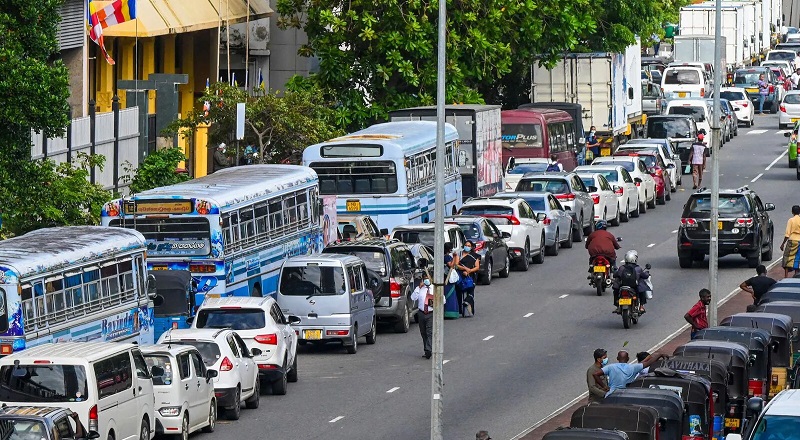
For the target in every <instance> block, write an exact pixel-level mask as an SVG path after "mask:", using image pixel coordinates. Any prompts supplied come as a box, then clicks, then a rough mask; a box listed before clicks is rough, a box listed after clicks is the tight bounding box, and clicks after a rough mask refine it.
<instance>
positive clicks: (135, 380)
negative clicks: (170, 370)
mask: <svg viewBox="0 0 800 440" xmlns="http://www.w3.org/2000/svg"><path fill="white" fill-rule="evenodd" d="M153 371H154V372H156V373H160V374H163V372H162V371H160V369H158V370H156V369H155V368H154V370H153ZM154 401H155V399H154V395H153V381H152V377H151V374H150V371H149V370H148V368H147V363H146V362H145V360H144V356H142V353H141V352H140V351H139V349H138V348H137V346H136V345H134V344H121V343H113V342H61V343H55V344H54V343H49V344H43V345H39V346H36V347H32V348H28V349H25V350H23V351H20V352H18V353H14V354H12V355H10V356H7V357H4V358H2V359H0V402H3V403H5V404H8V405H28V406H50V407H58V408H67V409H69V410H71V411H74V412H76V413H78V416H79V417H80V420H81V423H83V425H84V426H86V428H87V429H88V430H89V431H94V432H97V433H99V435H100V438H101V439H109V440H142V439H151V438H152V437H153V434H154V432H155V430H154V429H153V428H154V427H155V417H154V414H153V406H154Z"/></svg>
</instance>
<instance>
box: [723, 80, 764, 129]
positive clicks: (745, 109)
mask: <svg viewBox="0 0 800 440" xmlns="http://www.w3.org/2000/svg"><path fill="white" fill-rule="evenodd" d="M719 97H720V98H722V99H727V100H728V102H730V103H731V105H732V106H733V111H734V113H736V118H737V119H738V120H739V123H740V124H742V123H744V124H746V125H747V126H748V127H752V126H753V123H754V122H755V117H756V107H755V106H754V105H753V103H752V102H751V101H750V98H748V97H747V90H745V89H743V88H742V87H722V88H721V89H720V91H719Z"/></svg>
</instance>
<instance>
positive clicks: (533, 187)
mask: <svg viewBox="0 0 800 440" xmlns="http://www.w3.org/2000/svg"><path fill="white" fill-rule="evenodd" d="M598 159H599V158H595V161H596V160H598ZM516 191H546V192H550V193H553V195H555V196H556V198H557V199H558V200H559V201H560V202H561V205H562V206H564V207H565V208H567V209H569V210H570V211H571V212H570V213H571V214H572V216H573V218H574V219H575V222H574V223H573V225H574V226H575V229H574V230H573V233H572V241H574V242H576V243H577V242H580V241H583V236H584V235H589V234H591V233H592V231H594V201H593V200H592V197H591V196H590V195H589V191H588V190H587V189H586V186H585V185H584V184H583V181H582V180H581V178H580V177H578V175H577V174H575V173H574V172H556V173H529V174H526V175H525V176H524V177H523V178H522V180H520V182H519V183H518V184H517V188H516Z"/></svg>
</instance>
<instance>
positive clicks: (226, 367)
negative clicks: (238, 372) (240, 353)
mask: <svg viewBox="0 0 800 440" xmlns="http://www.w3.org/2000/svg"><path fill="white" fill-rule="evenodd" d="M231 370H233V362H231V360H230V359H228V356H225V357H224V358H222V363H221V364H219V371H231Z"/></svg>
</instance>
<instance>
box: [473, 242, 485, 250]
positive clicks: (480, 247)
mask: <svg viewBox="0 0 800 440" xmlns="http://www.w3.org/2000/svg"><path fill="white" fill-rule="evenodd" d="M485 247H486V242H485V241H476V242H475V250H476V251H481V250H483V248H485Z"/></svg>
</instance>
